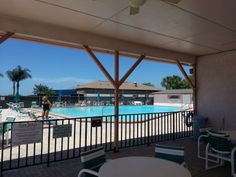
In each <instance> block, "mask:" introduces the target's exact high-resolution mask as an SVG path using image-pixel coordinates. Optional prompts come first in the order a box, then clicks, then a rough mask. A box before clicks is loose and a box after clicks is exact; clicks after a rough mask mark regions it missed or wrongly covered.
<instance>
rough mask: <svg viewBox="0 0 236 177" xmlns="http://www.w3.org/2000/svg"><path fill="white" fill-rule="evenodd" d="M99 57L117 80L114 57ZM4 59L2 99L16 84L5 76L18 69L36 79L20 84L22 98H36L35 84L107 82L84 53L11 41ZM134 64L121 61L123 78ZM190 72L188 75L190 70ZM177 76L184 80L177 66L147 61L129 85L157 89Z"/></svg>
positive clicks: (2, 51)
mask: <svg viewBox="0 0 236 177" xmlns="http://www.w3.org/2000/svg"><path fill="white" fill-rule="evenodd" d="M96 56H97V57H98V58H99V59H100V61H101V62H102V64H104V66H105V67H106V68H107V70H108V71H109V72H110V74H111V75H112V76H113V75H114V74H113V73H114V72H113V68H114V65H113V61H114V57H113V56H112V55H107V54H100V53H96ZM0 59H1V67H0V73H2V74H4V77H3V78H0V95H8V94H11V93H12V83H11V82H10V81H9V79H8V78H7V76H6V74H5V73H6V71H7V70H12V69H14V68H15V67H16V66H17V65H20V66H22V67H23V68H28V69H30V70H31V75H32V79H27V80H24V81H22V82H21V83H20V94H21V95H29V94H32V90H33V86H34V85H35V84H44V85H47V86H49V87H51V88H53V89H64V88H71V87H74V86H76V85H78V84H84V83H88V82H93V81H97V80H107V79H106V77H105V76H104V75H103V73H102V72H101V71H100V70H99V69H98V67H97V66H96V64H95V63H94V62H93V61H92V60H91V58H90V57H89V56H88V54H87V53H86V52H85V51H83V50H75V49H68V48H63V47H57V46H50V45H45V44H39V43H31V42H25V41H20V40H13V39H10V40H7V41H5V42H4V43H2V44H1V45H0ZM134 62H135V60H134V59H131V58H126V57H120V77H122V76H123V74H124V73H125V72H126V71H127V70H128V69H129V67H131V66H132V64H133V63H134ZM186 69H187V71H188V67H186ZM173 74H175V75H179V76H181V77H182V74H181V72H180V71H179V69H178V67H177V66H176V65H174V64H164V63H158V62H151V61H143V62H142V63H141V64H140V65H139V66H138V67H137V69H136V70H135V71H134V72H133V73H132V74H131V75H130V77H129V78H128V79H127V81H130V82H137V83H144V82H151V83H153V84H155V86H156V87H161V86H160V83H161V81H162V79H163V78H164V77H166V76H168V75H173Z"/></svg>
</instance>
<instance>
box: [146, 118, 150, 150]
mask: <svg viewBox="0 0 236 177" xmlns="http://www.w3.org/2000/svg"><path fill="white" fill-rule="evenodd" d="M149 115H150V114H148V123H147V124H148V129H147V131H148V134H147V135H148V136H147V140H148V141H147V145H148V146H149V145H150V117H149Z"/></svg>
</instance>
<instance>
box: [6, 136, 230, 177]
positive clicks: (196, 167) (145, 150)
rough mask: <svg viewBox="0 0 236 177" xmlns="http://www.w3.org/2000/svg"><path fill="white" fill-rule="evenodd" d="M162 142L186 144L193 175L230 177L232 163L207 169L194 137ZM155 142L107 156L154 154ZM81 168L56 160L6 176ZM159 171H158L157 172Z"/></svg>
mask: <svg viewBox="0 0 236 177" xmlns="http://www.w3.org/2000/svg"><path fill="white" fill-rule="evenodd" d="M161 144H165V145H174V146H184V147H185V148H186V164H187V168H188V169H189V170H190V172H191V174H192V177H230V176H231V173H230V165H227V166H224V167H221V168H216V169H214V170H208V171H206V170H205V166H204V161H203V160H200V159H198V158H197V143H196V142H195V141H193V139H192V138H186V139H181V140H176V141H168V142H164V143H161ZM154 149H155V146H154V144H152V145H150V146H146V145H143V146H138V147H133V148H127V149H122V150H120V152H119V153H113V152H107V153H106V156H107V158H108V159H116V158H121V157H129V156H147V157H153V156H154ZM80 169H81V162H80V160H78V159H77V158H76V159H72V160H67V161H61V162H56V163H54V164H52V165H51V166H50V167H49V168H45V165H40V166H34V167H27V168H23V169H16V170H11V171H6V172H5V173H4V176H7V177H18V176H24V177H32V176H34V177H41V176H44V177H50V176H61V177H75V176H77V175H78V173H79V171H80ZM157 173H158V172H157Z"/></svg>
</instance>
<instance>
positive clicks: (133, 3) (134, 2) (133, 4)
mask: <svg viewBox="0 0 236 177" xmlns="http://www.w3.org/2000/svg"><path fill="white" fill-rule="evenodd" d="M161 1H164V2H167V3H173V4H178V3H179V2H180V1H181V0H161ZM145 2H146V0H130V1H129V7H130V11H129V14H130V15H136V14H138V13H139V8H140V7H141V6H142V5H144V4H145Z"/></svg>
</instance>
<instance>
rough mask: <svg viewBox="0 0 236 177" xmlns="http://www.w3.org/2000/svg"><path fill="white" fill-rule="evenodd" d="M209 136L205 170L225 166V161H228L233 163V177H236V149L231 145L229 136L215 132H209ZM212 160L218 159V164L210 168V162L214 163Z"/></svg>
mask: <svg viewBox="0 0 236 177" xmlns="http://www.w3.org/2000/svg"><path fill="white" fill-rule="evenodd" d="M208 135H209V141H208V144H207V147H206V158H205V169H206V170H208V169H212V168H216V167H220V166H222V165H224V161H228V162H230V163H231V172H232V176H234V177H236V173H235V166H234V161H235V151H236V147H234V146H233V144H232V143H231V141H230V139H229V135H227V134H225V133H220V132H215V131H208ZM210 158H216V159H217V160H218V161H217V163H216V164H213V165H211V166H210V165H209V162H212V161H211V159H210ZM211 164H212V163H211Z"/></svg>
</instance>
